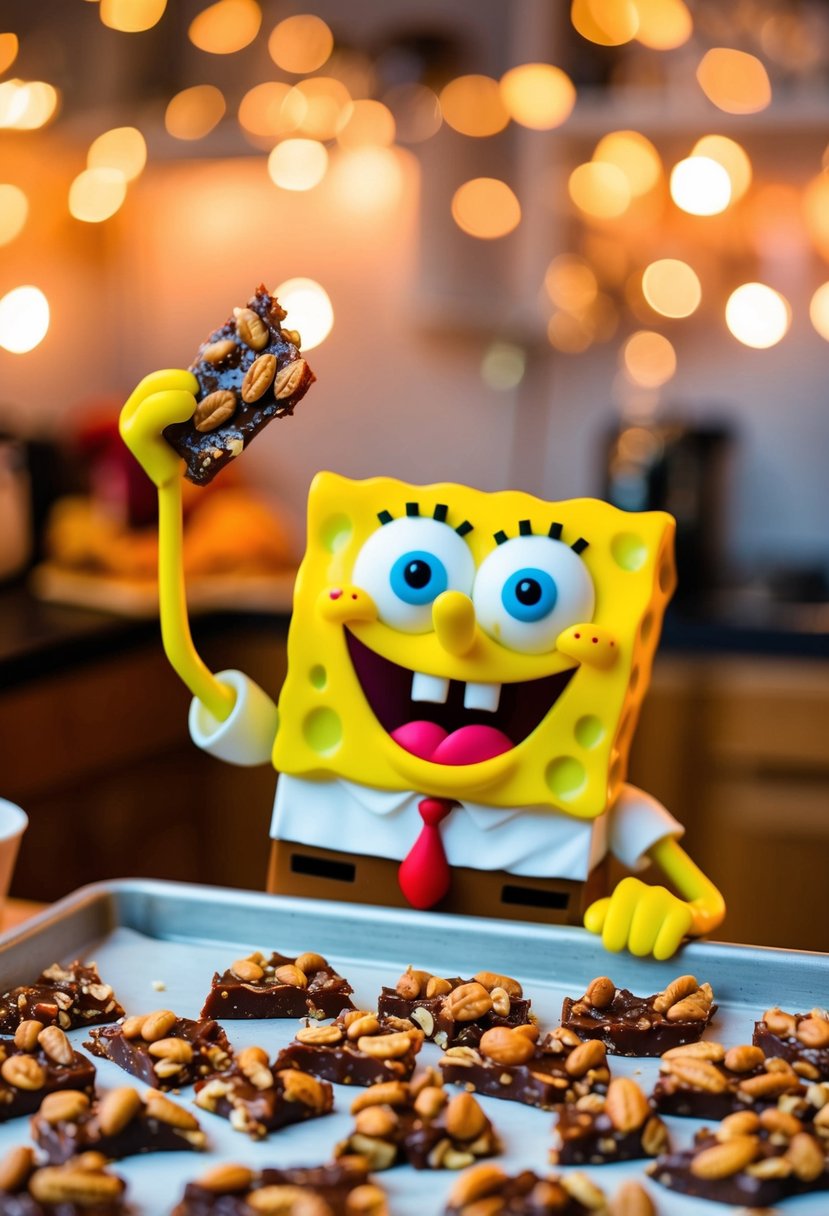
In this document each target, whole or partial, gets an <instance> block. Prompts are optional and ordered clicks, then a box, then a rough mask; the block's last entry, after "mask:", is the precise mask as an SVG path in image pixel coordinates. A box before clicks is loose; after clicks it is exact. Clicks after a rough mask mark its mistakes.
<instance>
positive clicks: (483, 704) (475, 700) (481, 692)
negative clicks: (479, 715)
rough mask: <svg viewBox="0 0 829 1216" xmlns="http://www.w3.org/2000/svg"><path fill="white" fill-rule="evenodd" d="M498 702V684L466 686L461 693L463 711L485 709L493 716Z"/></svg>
mask: <svg viewBox="0 0 829 1216" xmlns="http://www.w3.org/2000/svg"><path fill="white" fill-rule="evenodd" d="M500 700H501V685H500V684H467V685H466V688H465V689H464V692H463V704H464V708H465V709H487V710H489V712H490V713H491V714H494V713H495V711H496V709H497V708H498V702H499V701H500Z"/></svg>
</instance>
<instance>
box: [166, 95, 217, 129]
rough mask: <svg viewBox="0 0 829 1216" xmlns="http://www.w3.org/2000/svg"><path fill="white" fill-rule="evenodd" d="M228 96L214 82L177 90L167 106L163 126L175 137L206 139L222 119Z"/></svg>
mask: <svg viewBox="0 0 829 1216" xmlns="http://www.w3.org/2000/svg"><path fill="white" fill-rule="evenodd" d="M225 109H226V107H225V99H224V95H223V94H222V91H221V89H217V88H216V86H215V85H212V84H197V85H193V87H192V88H190V89H182V91H181V92H180V93H176V95H175V97H173V98H171V100H170V101H169V103H168V105H167V110H166V112H165V114H164V125H165V127H166V128H167V131H168V132H169V134H170V135H173V136H174V137H175V138H176V139H203V138H204V136H205V135H209V134H210V132H211V131H212V130H213V128H214V127H215V126H216V125H217V124H218V123H220V122H221V121H222V119H223V118H224V114H225Z"/></svg>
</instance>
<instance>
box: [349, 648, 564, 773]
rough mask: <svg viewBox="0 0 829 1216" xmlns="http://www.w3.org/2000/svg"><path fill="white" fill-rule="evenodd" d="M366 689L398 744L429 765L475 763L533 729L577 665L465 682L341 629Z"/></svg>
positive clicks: (509, 746)
mask: <svg viewBox="0 0 829 1216" xmlns="http://www.w3.org/2000/svg"><path fill="white" fill-rule="evenodd" d="M345 637H346V643H347V645H348V653H349V655H350V656H351V663H352V665H353V667H354V671H355V673H356V675H357V679H358V680H359V681H360V687H361V688H362V690H363V695H364V696H365V698H366V700H367V701H368V704H369V706H370V707H371V709H372V711H373V713H374V716H375V717H376V718H377V720H378V722H379V723H380V725H381V726H382V727H383V730H385V731H386V733H387V734H389V735H391V737H392V739H394V741H395V743H397V744H399V746H400V747H402V748H403V749H404V750H405V751H407V752H410V753H411V754H412V755H413V756H418V757H419V758H420V759H421V760H429V761H430V762H431V763H433V764H480V763H481V762H482V761H484V760H491V759H492V758H493V757H494V756H500V755H501V754H502V753H503V752H508V751H511V750H512V749H513V748H514V747H517V746H518V744H519V743H522V742H523V741H524V739H526V738H527V736H528V735H530V734H531V733H532V732H533V731H534V730H535V728H536V727H537V726H538V724H539V723H540V722H541V720H542V719H543V718H544V717H545V716H546V715H547V714H548V713H549V711H550V710H551V709H552V707H553V705H554V704H555V703H556V701H557V700H558V698H559V697H560V696H561V694H562V693H563V692H564V690H565V688H566V687H567V685H568V684H569V683H570V680H571V679H572V678H573V675H574V674H575V672H576V670H577V669H576V667H569V668H568V669H567V670H566V671H561V672H557V673H556V674H555V675H552V676H542V677H541V678H540V679H538V680H523V681H520V682H517V683H514V684H468V683H464V682H463V681H462V680H446V679H442V678H441V677H439V676H428V675H424V674H423V673H421V672H416V671H412V669H411V668H409V667H401V666H400V665H399V664H398V663H392V661H391V660H390V659H384V658H383V656H382V655H379V654H377V653H376V651H374V650H370V649H369V647H368V646H366V645H364V644H363V643H362V642H360V641H359V640H358V639H357V638H356V637H355V636H354V634H353V633H351V632H350V631H349V630H348V629H346V631H345Z"/></svg>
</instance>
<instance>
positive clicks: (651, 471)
mask: <svg viewBox="0 0 829 1216" xmlns="http://www.w3.org/2000/svg"><path fill="white" fill-rule="evenodd" d="M731 438H732V436H731V432H730V430H729V429H728V428H727V427H725V426H723V425H719V424H716V423H709V424H701V425H697V424H694V425H692V424H689V423H685V422H680V421H671V420H669V419H663V420H660V421H658V422H655V421H654V422H641V421H629V422H626V423H622V425H621V426H620V427H617V428H614V430H613V431H612V432H611V433H610V434H609V435H608V438H607V442H606V447H605V451H606V459H605V479H604V497H605V498H606V499H607V501H608V502H612V503H613V504H614V505H615V506H617V507H621V508H622V509H623V510H625V511H649V510H659V511H669V512H670V514H671V515H673V516H674V517H675V519H676V564H677V575H678V587H677V592H676V598H677V599H678V600H680V599H681V600H685V601H687V600H693V599H697V600H698V599H699V598H700V597H702V596H704V595H705V593H707V592H709V591H712V590H713V589H715V588H716V587H717V585H718V584H719V582H720V577H721V571H722V545H723V539H724V521H725V492H726V477H727V456H728V451H729V448H730V445H731Z"/></svg>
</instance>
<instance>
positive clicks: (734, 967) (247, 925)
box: [0, 880, 829, 1216]
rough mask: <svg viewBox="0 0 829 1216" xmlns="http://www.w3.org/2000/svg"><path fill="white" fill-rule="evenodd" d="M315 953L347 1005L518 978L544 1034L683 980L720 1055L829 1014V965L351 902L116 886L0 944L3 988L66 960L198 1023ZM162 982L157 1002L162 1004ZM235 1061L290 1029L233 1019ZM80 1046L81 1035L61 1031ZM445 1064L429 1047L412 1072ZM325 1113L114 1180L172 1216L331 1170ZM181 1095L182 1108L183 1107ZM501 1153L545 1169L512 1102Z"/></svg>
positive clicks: (122, 1168)
mask: <svg viewBox="0 0 829 1216" xmlns="http://www.w3.org/2000/svg"><path fill="white" fill-rule="evenodd" d="M252 949H261V950H263V951H270V950H272V949H278V950H280V951H283V952H284V953H286V954H296V953H299V952H301V951H305V950H314V951H317V952H318V953H321V954H324V955H325V956H326V957H327V958H328V959H329V960H330V961H331V962H332V963H334V964H335V965H336V966H337V968H338V970H339V971H340V972H342V974H344V975H345V976H347V977H348V979H349V980H350V981H351V983H352V984H353V986H354V989H355V996H354V1000H355V1003H356V1004H358V1005H359V1006H360V1007H363V1008H373V1007H375V1004H376V999H377V995H378V993H379V991H380V987H381V985H382V984H383V983H387V984H393V983H394V981H395V979H396V978H397V976H398V975H399V974H400V972H401V971H402V970H403V969H404V968H405V967H406V966H407V965H408V964H409V963H413V964H414V965H415V966H416V967H424V968H428V969H430V970H432V971H433V972H435V973H438V974H444V975H472V974H474V973H475V972H476V971H478V970H481V969H487V970H491V971H498V972H502V973H505V974H507V975H512V976H515V977H516V978H517V979H519V980H520V981H521V982H522V983H523V985H524V988H525V991H526V993H527V995H529V996H531V997H532V1001H533V1009H534V1011H535V1012H536V1013H537V1015H538V1017H539V1019H540V1021H541V1023H542V1026H543V1027H546V1028H551V1027H553V1026H556V1025H558V1022H559V1014H560V1010H561V1001H562V998H563V997H564V996H565V995H567V994H571V995H573V994H575V995H579V994H581V993H582V992H583V991H584V989H585V986H586V984H587V983H588V981H589V980H590V979H592V978H593V976H595V975H601V974H609V975H610V976H611V977H612V978H613V979H614V981H615V982H616V984H617V985H618V986H624V987H628V988H631V989H632V990H633V991H635V992H641V993H650V992H655V991H658V990H659V989H660V988H662V987H664V985H665V984H666V983H667V982H668V981H669V980H671V979H672V978H673V977H674V976H675V975H677V974H680V973H684V972H689V971H690V972H693V973H694V974H695V975H696V976H697V977H698V978H699V979H700V980H701V981H702V980H708V981H709V982H710V983H711V984H712V985H713V988H714V992H715V995H716V1000H717V1002H718V1004H719V1006H720V1009H719V1012H718V1014H717V1017H716V1021H715V1023H714V1025H713V1027H712V1029H711V1030H710V1031H709V1032H708V1033H709V1036H710V1037H714V1038H717V1039H719V1040H722V1041H724V1042H725V1043H727V1044H731V1043H741V1042H749V1041H750V1039H751V1032H752V1028H753V1022H754V1020H755V1018H756V1017H757V1016H758V1015H759V1014H760V1013H761V1012H762V1011H763V1010H764V1009H766V1008H768V1006H770V1005H772V1004H775V1003H779V1004H781V1005H783V1006H784V1007H785V1008H787V1009H791V1010H806V1009H811V1008H812V1007H813V1006H814V1005H821V1006H827V1005H829V956H827V955H823V954H810V953H803V952H799V951H782V950H764V949H759V948H756V947H746V946H732V945H722V944H717V943H708V942H703V943H694V944H692V945H690V946H688V947H687V949H685V950H684V951H683V953H682V955H681V956H680V957H679V958H677V959H675V960H673V961H671V962H667V963H655V962H653V961H650V960H639V959H634V958H632V957H630V956H628V955H618V956H614V955H608V954H607V953H606V952H605V951H604V950H603V948H602V946H601V943H600V942H599V941H598V940H597V939H596V938H595V937H593V936H592V935H590V934H588V933H586V932H585V931H584V930H581V929H572V928H563V927H561V928H560V927H551V926H543V925H531V924H521V923H519V922H514V921H495V920H492V921H489V920H482V919H481V920H479V919H472V918H464V917H456V916H447V915H441V914H424V913H418V912H413V911H399V910H396V909H386V908H373V907H367V906H361V905H354V904H334V903H328V902H323V901H311V900H298V899H289V898H284V897H278V896H269V895H264V894H259V893H256V892H247V891H230V890H223V889H219V888H212V887H200V886H190V885H184V884H177V883H166V882H152V881H144V880H124V881H119V882H110V883H100V884H96V885H94V886H90V887H85V888H83V889H82V890H80V891H77V892H76V893H75V894H73V895H71V896H68V897H67V898H66V899H64V900H62V901H61V902H60V903H58V904H55V905H54V906H53V907H52V908H51V909H49V910H48V911H47V912H44V913H42V914H41V915H40V916H38V917H36V918H35V919H34V920H32V921H30V922H28V923H27V924H26V925H24V926H23V927H21V928H20V929H18V930H16V931H15V932H12V933H9V934H6V935H5V936H4V937H3V938H2V939H0V984H2V985H3V987H4V988H5V987H9V986H11V985H13V984H17V983H24V982H28V981H30V980H32V979H33V978H34V976H35V975H37V974H38V973H39V972H40V970H41V969H42V968H43V967H47V966H49V965H50V964H51V963H53V962H55V961H58V960H59V961H62V962H68V961H70V960H71V959H73V958H75V957H83V958H85V959H95V960H96V961H97V962H98V965H99V967H100V970H101V974H102V975H103V976H104V978H105V979H106V981H107V982H108V983H111V984H112V985H113V986H114V988H115V991H116V994H117V995H118V997H119V999H120V1000H121V1002H122V1004H123V1005H124V1006H125V1008H126V1010H127V1013H142V1012H145V1011H150V1010H151V1009H157V1008H160V1007H163V1008H170V1009H173V1010H175V1012H176V1013H177V1014H179V1015H182V1016H185V1017H196V1016H197V1015H198V1012H199V1009H200V1007H201V1004H202V1001H203V999H204V996H205V994H206V993H207V990H208V987H209V984H210V979H211V976H212V974H213V971H214V970H215V969H219V970H222V969H223V968H224V967H225V966H226V965H228V964H229V963H230V962H232V961H233V959H235V958H238V957H239V956H240V955H242V954H246V953H248V952H249V950H252ZM159 983H161V984H163V985H164V990H163V991H159V990H158V988H157V986H156V985H158V984H159ZM225 1027H226V1030H227V1032H228V1037H229V1038H230V1040H231V1042H232V1043H233V1045H234V1046H235V1047H237V1048H240V1047H244V1046H245V1045H248V1044H252V1043H257V1044H259V1045H261V1046H262V1047H265V1048H266V1049H267V1050H268V1052H269V1053H271V1054H272V1055H273V1054H275V1053H276V1051H277V1050H278V1049H279V1048H280V1047H282V1046H283V1045H285V1044H286V1043H288V1042H289V1040H290V1039H291V1038H292V1037H293V1034H294V1031H295V1029H296V1027H297V1023H296V1021H294V1020H293V1019H290V1020H284V1021H281V1020H277V1021H252V1022H246V1021H228V1022H226V1023H225ZM70 1037H71V1039H72V1041H73V1044H74V1046H75V1047H76V1048H80V1044H81V1042H82V1040H83V1038H84V1037H85V1032H84V1031H83V1030H76V1031H73V1032H71V1034H70ZM439 1058H440V1052H439V1050H438V1048H436V1047H435V1046H434V1045H433V1044H428V1043H427V1044H426V1045H425V1046H424V1049H423V1052H422V1053H421V1056H420V1060H421V1062H422V1063H429V1062H436V1061H437V1060H438V1059H439ZM96 1066H97V1067H98V1083H99V1088H100V1089H103V1090H105V1089H108V1088H112V1087H115V1086H117V1085H123V1084H125V1083H127V1082H128V1081H129V1080H130V1078H129V1077H128V1076H127V1074H125V1073H124V1072H122V1071H121V1070H120V1069H119V1068H117V1067H116V1066H115V1065H114V1064H111V1063H110V1062H109V1061H106V1060H96ZM611 1067H612V1069H613V1072H614V1074H615V1075H630V1076H634V1077H635V1078H636V1079H637V1080H638V1081H639V1082H640V1083H641V1084H642V1085H643V1086H644V1087H645V1088H646V1090H647V1089H648V1088H649V1087H650V1085H651V1084H652V1082H653V1080H654V1078H655V1076H656V1073H657V1062H655V1061H652V1060H626V1059H622V1058H620V1057H612V1059H611ZM334 1091H335V1113H334V1114H333V1115H329V1116H327V1117H325V1118H323V1119H318V1120H314V1121H311V1122H310V1123H306V1124H304V1125H301V1126H297V1127H290V1128H286V1129H284V1130H283V1131H281V1132H278V1133H276V1134H274V1135H272V1136H270V1137H269V1138H268V1139H266V1140H264V1141H260V1142H258V1143H254V1142H252V1141H250V1140H249V1139H248V1138H247V1137H246V1136H243V1135H241V1134H239V1133H237V1132H234V1131H233V1130H232V1129H231V1127H230V1125H229V1124H228V1122H227V1121H226V1120H224V1119H219V1118H218V1117H216V1116H214V1115H210V1114H208V1113H207V1112H204V1111H197V1114H198V1116H199V1119H200V1120H201V1123H202V1126H203V1127H204V1129H205V1131H206V1132H207V1134H208V1136H209V1140H210V1151H209V1153H206V1154H198V1153H157V1154H152V1155H149V1156H143V1157H133V1158H128V1159H127V1160H125V1161H123V1162H118V1163H116V1166H115V1169H116V1171H117V1172H118V1173H120V1174H121V1175H122V1176H123V1177H125V1178H126V1179H127V1181H128V1183H129V1188H130V1189H129V1194H130V1197H131V1200H132V1203H133V1206H134V1209H135V1213H136V1216H139V1214H140V1216H167V1214H168V1213H169V1212H170V1210H171V1208H172V1207H173V1205H174V1204H175V1202H176V1201H177V1199H178V1198H179V1196H180V1195H181V1192H182V1189H183V1186H184V1183H185V1182H186V1181H187V1180H188V1179H192V1178H195V1177H197V1176H198V1175H199V1174H200V1173H202V1172H203V1171H204V1169H205V1168H206V1167H207V1165H208V1164H212V1163H214V1162H217V1161H220V1160H221V1161H231V1160H235V1161H242V1162H245V1163H246V1164H249V1165H252V1166H256V1167H261V1166H264V1165H311V1164H317V1163H320V1162H323V1161H326V1160H328V1159H330V1156H331V1151H332V1148H333V1146H334V1144H335V1143H336V1142H337V1141H338V1140H340V1139H341V1138H343V1137H344V1136H345V1135H346V1134H347V1132H348V1130H349V1129H350V1128H351V1125H352V1118H351V1116H350V1114H349V1106H350V1103H351V1100H352V1098H353V1096H354V1092H355V1091H354V1089H353V1088H351V1087H344V1086H335V1087H334ZM192 1096H193V1091H192V1088H186V1089H184V1090H183V1091H182V1094H181V1097H180V1099H179V1100H180V1101H182V1102H183V1103H185V1104H189V1103H190V1101H191V1099H192ZM481 1103H482V1105H483V1106H484V1108H485V1109H486V1111H487V1114H488V1115H489V1116H490V1118H491V1119H492V1120H493V1123H494V1124H495V1126H496V1128H497V1129H498V1131H499V1132H500V1135H501V1138H502V1140H503V1142H504V1147H505V1152H504V1154H503V1155H502V1156H501V1157H499V1158H498V1161H499V1163H500V1164H502V1165H503V1166H504V1168H506V1169H508V1170H515V1169H522V1168H533V1169H535V1170H537V1171H539V1172H544V1171H545V1170H546V1169H547V1168H549V1167H548V1165H547V1154H548V1151H549V1147H550V1131H551V1128H552V1126H553V1122H554V1116H552V1115H551V1114H549V1113H548V1112H544V1111H538V1110H534V1109H530V1108H527V1107H523V1106H520V1105H518V1104H516V1103H512V1102H505V1101H499V1100H497V1099H492V1098H482V1099H481ZM666 1122H667V1124H668V1126H669V1129H670V1132H671V1136H672V1138H673V1140H674V1143H675V1144H677V1145H680V1146H684V1145H686V1144H689V1143H690V1141H691V1139H692V1137H693V1133H694V1131H695V1130H696V1129H697V1128H699V1127H700V1126H701V1124H700V1123H699V1122H698V1121H696V1120H691V1119H677V1118H670V1117H669V1118H668V1119H667V1120H666ZM27 1140H28V1127H27V1125H26V1123H25V1121H24V1120H22V1119H17V1120H12V1121H11V1122H9V1123H5V1124H0V1153H4V1152H5V1151H6V1149H7V1148H8V1147H10V1146H11V1145H13V1144H19V1143H25V1142H26V1141H27ZM643 1164H644V1163H640V1162H631V1163H626V1164H619V1165H608V1166H598V1167H590V1168H588V1170H587V1172H588V1173H589V1174H590V1175H591V1177H592V1178H593V1179H594V1180H595V1181H596V1182H597V1183H598V1184H599V1185H600V1186H602V1187H603V1188H604V1189H605V1190H606V1191H607V1192H608V1193H611V1194H612V1192H613V1191H614V1190H615V1189H616V1187H617V1186H618V1185H619V1183H620V1182H621V1181H622V1180H623V1179H625V1178H629V1177H640V1178H641V1177H642V1168H643ZM454 1177H455V1175H453V1174H451V1173H449V1172H447V1171H427V1172H421V1173H419V1172H417V1171H414V1170H412V1169H410V1168H408V1167H400V1168H396V1169H393V1170H389V1171H386V1172H384V1173H382V1174H380V1175H378V1180H379V1181H380V1182H381V1183H382V1185H383V1186H384V1187H385V1188H386V1190H387V1192H388V1194H389V1197H390V1209H391V1212H392V1213H393V1216H438V1214H439V1213H440V1212H441V1211H442V1209H443V1201H444V1198H445V1196H446V1194H447V1192H448V1191H449V1189H450V1187H451V1185H452V1181H453V1178H454ZM646 1185H647V1187H648V1189H649V1191H650V1193H651V1195H652V1196H653V1198H654V1200H655V1201H656V1203H657V1205H658V1210H659V1212H660V1213H662V1214H663V1216H699V1214H700V1213H702V1212H703V1211H718V1212H723V1213H724V1212H728V1211H732V1212H733V1211H735V1210H736V1209H734V1208H727V1207H725V1206H723V1205H719V1204H709V1203H705V1202H703V1201H701V1200H695V1199H688V1198H685V1197H683V1196H680V1195H676V1194H674V1193H673V1192H668V1191H665V1190H663V1189H662V1188H661V1187H659V1186H657V1185H656V1184H655V1183H652V1182H650V1181H647V1182H646ZM785 1210H786V1211H787V1212H791V1213H792V1216H819V1214H824V1216H825V1213H826V1212H827V1211H829V1196H827V1194H825V1193H824V1194H823V1195H815V1196H801V1197H799V1198H797V1199H793V1200H789V1201H788V1202H787V1204H786V1209H785Z"/></svg>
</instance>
